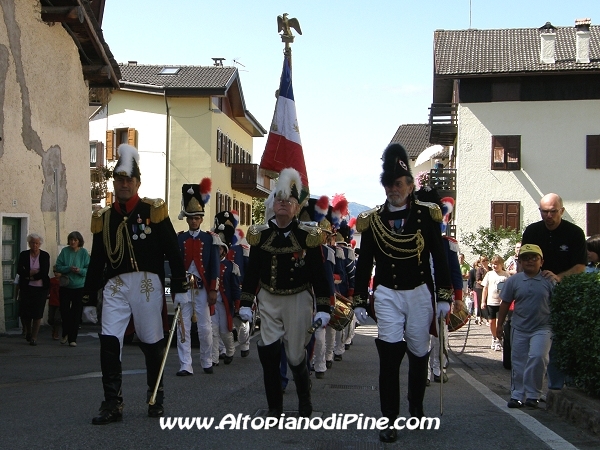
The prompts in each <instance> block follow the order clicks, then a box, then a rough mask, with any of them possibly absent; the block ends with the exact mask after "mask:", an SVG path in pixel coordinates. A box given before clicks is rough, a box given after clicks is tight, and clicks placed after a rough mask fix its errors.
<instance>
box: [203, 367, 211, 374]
mask: <svg viewBox="0 0 600 450" xmlns="http://www.w3.org/2000/svg"><path fill="white" fill-rule="evenodd" d="M202 370H204V373H213V368H212V367H204V368H203V369H202Z"/></svg>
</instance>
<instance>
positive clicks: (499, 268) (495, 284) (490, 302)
mask: <svg viewBox="0 0 600 450" xmlns="http://www.w3.org/2000/svg"><path fill="white" fill-rule="evenodd" d="M508 276H509V274H508V272H507V271H506V270H504V259H503V258H502V256H500V255H494V256H493V257H492V270H490V271H489V272H487V273H486V274H485V276H484V277H483V280H482V281H481V285H482V286H483V291H482V294H481V308H482V309H486V308H487V313H488V319H489V321H490V332H491V333H492V345H491V346H490V348H491V349H492V350H495V351H497V352H499V351H500V350H502V344H501V343H500V341H499V340H498V339H496V318H497V317H498V310H499V309H500V303H502V302H501V300H500V283H502V282H504V281H506V279H507V278H508Z"/></svg>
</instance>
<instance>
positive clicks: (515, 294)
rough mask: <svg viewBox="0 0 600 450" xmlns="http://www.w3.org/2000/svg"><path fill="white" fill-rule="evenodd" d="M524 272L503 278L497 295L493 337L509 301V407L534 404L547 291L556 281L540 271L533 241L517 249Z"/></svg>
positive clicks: (541, 369) (546, 335)
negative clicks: (497, 308)
mask: <svg viewBox="0 0 600 450" xmlns="http://www.w3.org/2000/svg"><path fill="white" fill-rule="evenodd" d="M519 263H520V264H521V266H522V267H523V272H519V273H517V274H515V275H513V276H511V277H509V278H508V279H507V280H506V283H505V284H504V287H503V289H502V291H501V292H500V298H501V299H502V304H501V305H500V311H499V312H498V326H497V327H496V337H497V338H498V339H502V337H503V327H502V324H503V323H504V319H505V318H506V314H507V313H508V308H509V306H510V304H511V303H512V301H513V300H514V301H515V309H514V311H513V315H512V319H511V336H510V342H511V361H512V372H511V383H510V384H511V395H510V400H509V402H508V404H507V406H508V407H509V408H521V407H522V406H523V400H525V406H527V407H529V408H537V407H538V403H539V399H540V396H541V393H542V383H543V381H544V375H545V373H546V368H547V366H548V360H549V353H550V346H551V344H552V328H551V326H550V294H551V293H552V289H553V288H554V286H555V284H556V283H555V281H554V280H552V279H550V278H547V277H544V276H543V275H542V270H541V269H542V264H544V254H543V253H542V249H541V248H540V247H539V246H538V245H535V244H523V245H522V246H521V250H520V251H519Z"/></svg>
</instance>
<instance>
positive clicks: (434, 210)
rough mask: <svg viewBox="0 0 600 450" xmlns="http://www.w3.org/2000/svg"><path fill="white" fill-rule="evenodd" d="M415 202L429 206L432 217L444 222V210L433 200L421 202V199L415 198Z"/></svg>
mask: <svg viewBox="0 0 600 450" xmlns="http://www.w3.org/2000/svg"><path fill="white" fill-rule="evenodd" d="M415 203H416V204H417V205H421V206H426V207H427V208H429V214H431V218H432V219H433V220H435V221H436V222H439V223H441V222H442V210H441V208H440V205H438V204H437V203H433V202H420V201H419V200H415Z"/></svg>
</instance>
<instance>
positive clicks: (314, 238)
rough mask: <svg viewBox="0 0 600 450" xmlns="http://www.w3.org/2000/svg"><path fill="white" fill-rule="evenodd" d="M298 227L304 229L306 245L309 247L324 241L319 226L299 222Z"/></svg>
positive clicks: (323, 234)
mask: <svg viewBox="0 0 600 450" xmlns="http://www.w3.org/2000/svg"><path fill="white" fill-rule="evenodd" d="M298 228H299V229H300V230H302V231H306V232H307V233H308V234H307V235H306V246H307V247H309V248H313V247H318V246H319V245H322V244H324V243H325V233H323V230H321V229H320V228H319V227H313V226H310V225H306V224H304V223H299V224H298Z"/></svg>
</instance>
